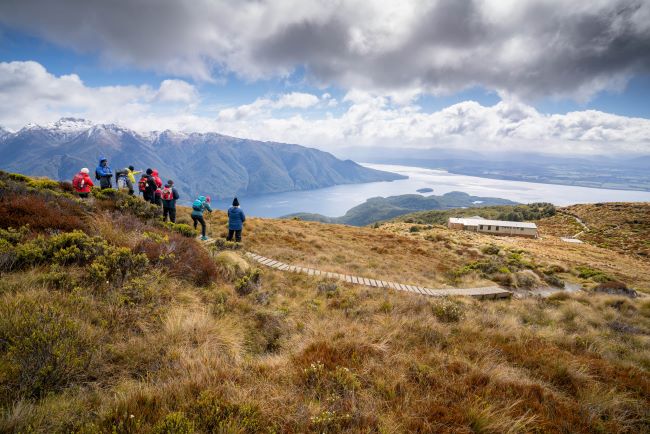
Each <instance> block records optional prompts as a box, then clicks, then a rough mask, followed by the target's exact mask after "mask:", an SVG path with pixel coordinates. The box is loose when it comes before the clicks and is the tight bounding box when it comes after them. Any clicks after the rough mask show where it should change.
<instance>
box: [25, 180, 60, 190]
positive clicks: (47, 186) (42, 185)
mask: <svg viewBox="0 0 650 434" xmlns="http://www.w3.org/2000/svg"><path fill="white" fill-rule="evenodd" d="M27 186H28V187H31V188H34V189H36V190H54V191H56V190H59V189H60V187H61V186H60V185H59V183H58V182H57V181H52V180H51V179H30V180H29V181H27Z"/></svg>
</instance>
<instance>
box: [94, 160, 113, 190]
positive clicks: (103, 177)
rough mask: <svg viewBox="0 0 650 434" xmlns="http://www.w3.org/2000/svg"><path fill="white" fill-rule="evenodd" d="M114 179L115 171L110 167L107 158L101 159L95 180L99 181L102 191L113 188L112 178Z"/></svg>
mask: <svg viewBox="0 0 650 434" xmlns="http://www.w3.org/2000/svg"><path fill="white" fill-rule="evenodd" d="M112 177H113V171H112V170H111V168H110V167H109V165H108V160H107V159H106V157H100V158H99V165H98V166H97V168H96V169H95V178H96V179H97V180H98V181H99V186H100V187H101V189H102V190H103V189H105V188H112V187H113V185H112V184H111V178H112Z"/></svg>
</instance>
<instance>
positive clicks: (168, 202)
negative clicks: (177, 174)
mask: <svg viewBox="0 0 650 434" xmlns="http://www.w3.org/2000/svg"><path fill="white" fill-rule="evenodd" d="M172 194H173V195H174V199H172V200H163V201H162V204H163V208H169V209H176V201H177V200H178V198H179V197H180V196H179V195H178V191H176V187H172Z"/></svg>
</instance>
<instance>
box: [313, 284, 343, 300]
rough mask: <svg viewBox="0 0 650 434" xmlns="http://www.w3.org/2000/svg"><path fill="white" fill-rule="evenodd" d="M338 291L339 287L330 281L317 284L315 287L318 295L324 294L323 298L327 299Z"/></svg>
mask: <svg viewBox="0 0 650 434" xmlns="http://www.w3.org/2000/svg"><path fill="white" fill-rule="evenodd" d="M338 289H339V287H338V285H337V283H336V282H335V281H332V280H327V281H323V282H319V283H318V285H316V290H317V291H318V293H319V294H325V296H327V297H331V296H332V295H334V294H336V292H337V291H338Z"/></svg>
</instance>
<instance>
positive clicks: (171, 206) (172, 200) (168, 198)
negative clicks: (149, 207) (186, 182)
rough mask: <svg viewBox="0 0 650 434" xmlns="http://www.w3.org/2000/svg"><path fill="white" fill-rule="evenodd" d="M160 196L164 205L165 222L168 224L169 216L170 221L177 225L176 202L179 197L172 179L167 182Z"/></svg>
mask: <svg viewBox="0 0 650 434" xmlns="http://www.w3.org/2000/svg"><path fill="white" fill-rule="evenodd" d="M160 196H161V199H162V204H163V205H162V206H163V221H165V222H166V221H167V216H169V221H171V222H172V223H176V201H177V200H178V198H179V195H178V191H177V190H176V188H174V181H172V180H171V179H170V180H169V181H167V184H166V185H165V186H164V187H163V189H162V193H161V195H160Z"/></svg>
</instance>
